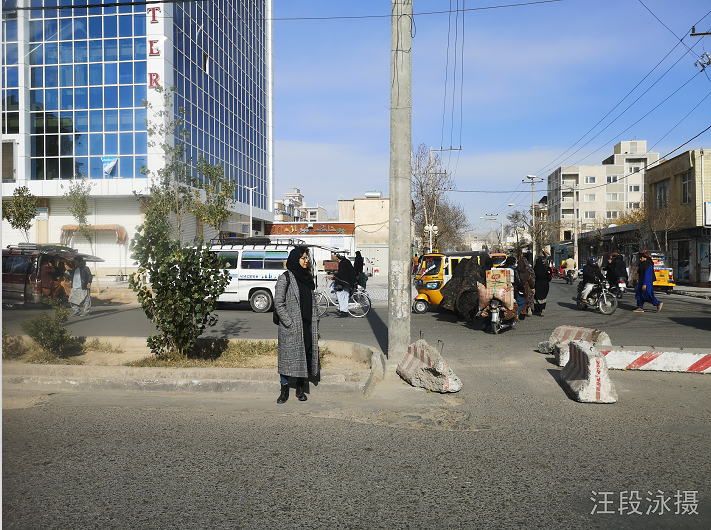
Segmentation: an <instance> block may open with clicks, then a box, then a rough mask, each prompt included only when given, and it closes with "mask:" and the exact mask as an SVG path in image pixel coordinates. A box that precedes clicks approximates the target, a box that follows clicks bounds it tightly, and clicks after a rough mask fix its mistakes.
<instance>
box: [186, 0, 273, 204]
mask: <svg viewBox="0 0 711 530" xmlns="http://www.w3.org/2000/svg"><path fill="white" fill-rule="evenodd" d="M174 9H175V11H174V16H173V24H174V47H175V49H174V52H175V53H174V60H175V64H174V79H175V84H176V86H177V94H176V96H175V97H176V100H175V108H176V109H180V108H184V109H185V114H184V120H185V128H186V130H187V132H188V133H189V134H188V137H187V140H186V146H185V147H186V149H185V151H186V156H187V158H189V159H191V160H192V162H193V166H194V165H195V164H196V163H197V160H198V158H199V157H200V156H202V157H204V158H206V159H207V161H208V162H209V163H210V164H213V165H220V166H222V167H224V168H225V175H226V176H227V177H228V178H230V179H231V180H234V181H235V182H236V184H237V191H236V193H235V198H236V200H237V201H238V202H241V203H245V204H248V203H249V201H250V194H251V192H250V190H249V189H248V188H251V187H256V189H255V190H254V207H255V208H262V209H267V197H268V189H267V156H266V145H267V141H266V138H267V128H266V123H267V70H266V68H267V56H266V54H267V48H266V23H267V22H266V21H265V18H264V15H265V2H264V0H242V1H239V0H215V1H212V2H180V3H176V4H175V7H174ZM193 176H195V177H197V174H194V175H193Z"/></svg>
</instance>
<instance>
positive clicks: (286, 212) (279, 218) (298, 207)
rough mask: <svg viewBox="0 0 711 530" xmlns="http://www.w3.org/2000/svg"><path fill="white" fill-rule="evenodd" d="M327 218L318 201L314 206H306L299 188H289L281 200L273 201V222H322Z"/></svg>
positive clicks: (324, 209)
mask: <svg viewBox="0 0 711 530" xmlns="http://www.w3.org/2000/svg"><path fill="white" fill-rule="evenodd" d="M327 220H328V212H327V211H326V208H324V207H323V206H321V205H319V204H318V203H316V206H306V203H305V202H304V196H303V194H302V193H301V190H299V188H291V189H290V190H289V191H287V192H286V193H285V194H284V198H283V199H282V200H278V201H274V222H277V223H291V222H306V223H323V222H326V221H327Z"/></svg>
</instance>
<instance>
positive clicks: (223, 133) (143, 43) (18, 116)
mask: <svg viewBox="0 0 711 530" xmlns="http://www.w3.org/2000/svg"><path fill="white" fill-rule="evenodd" d="M110 3H116V2H114V1H113V0H111V1H110V2H109V1H106V2H102V1H96V0H18V2H17V9H16V10H12V9H5V12H4V13H3V34H2V41H3V68H2V137H3V151H2V153H3V175H2V179H3V197H4V198H6V197H8V196H11V195H12V192H13V190H14V188H16V187H18V186H27V187H29V188H30V190H31V191H32V192H33V193H34V194H35V195H37V196H39V197H42V198H43V199H44V200H45V202H44V203H43V204H46V206H47V207H48V208H49V217H50V219H49V221H48V222H49V226H48V228H47V229H46V232H47V233H46V234H44V233H43V230H40V227H38V228H37V234H36V237H38V238H39V239H48V241H53V242H55V241H57V240H59V238H60V234H57V233H54V232H55V231H56V230H55V229H54V228H56V226H58V225H59V224H60V221H57V220H55V222H53V218H54V217H56V216H57V215H58V216H63V215H64V214H65V210H66V205H65V204H64V202H65V201H64V199H62V197H63V193H64V191H65V188H66V186H65V187H64V188H62V182H63V181H64V182H66V181H67V180H71V179H76V178H81V177H86V178H88V179H90V180H91V181H92V182H94V183H95V186H94V188H93V190H92V195H93V196H96V198H97V201H98V203H97V207H100V211H98V212H95V213H96V215H97V216H98V217H97V224H98V222H111V221H112V220H111V215H112V212H111V211H110V210H111V209H114V210H115V211H114V213H115V214H116V215H119V213H120V214H125V211H126V210H125V209H126V208H129V209H131V208H133V209H134V210H135V211H136V214H137V215H138V216H139V218H138V220H139V222H140V212H139V211H138V210H137V207H134V206H132V205H131V206H129V205H128V201H129V200H131V201H132V200H133V199H132V196H133V192H134V191H138V192H142V191H145V190H146V187H147V179H146V176H145V174H143V173H142V172H141V169H142V168H143V167H147V168H148V169H150V170H151V171H156V170H157V169H159V168H160V167H161V163H162V158H161V154H160V153H159V152H157V151H153V152H151V150H150V149H149V147H148V134H147V130H146V119H149V120H152V119H154V117H153V116H150V115H149V114H150V113H149V112H147V110H146V108H144V107H143V101H144V100H148V101H149V102H151V103H152V104H153V105H154V107H160V106H161V105H162V96H160V95H159V94H158V93H156V91H155V90H152V87H153V86H158V85H160V86H162V87H163V88H165V89H169V88H170V87H176V89H177V91H176V92H175V95H174V101H173V105H174V107H173V108H174V110H175V111H176V112H177V110H178V109H180V108H184V109H185V114H184V120H185V124H184V126H185V129H186V131H187V132H188V133H189V136H188V138H187V140H186V156H187V158H190V159H192V161H193V164H195V163H196V162H197V160H198V157H199V156H203V157H204V158H206V159H207V160H208V161H209V162H210V163H211V164H216V165H221V166H223V167H224V169H225V174H226V175H227V177H228V178H230V179H232V180H234V181H235V182H236V184H237V192H236V197H235V198H236V199H237V201H238V202H237V206H236V207H235V213H234V215H233V216H232V218H231V219H230V221H229V222H228V223H227V225H226V226H225V227H224V229H225V230H226V231H228V232H233V233H237V234H242V233H244V235H247V234H248V233H250V230H249V228H247V227H246V226H245V224H246V222H247V219H248V214H249V202H250V196H251V188H254V203H253V216H254V219H255V223H254V228H255V229H257V231H259V232H260V233H263V231H262V230H263V222H262V221H265V220H270V219H271V217H272V214H271V213H270V212H271V210H272V208H273V175H272V49H271V0H212V1H193V2H176V3H165V4H149V5H125V6H121V5H118V6H107V7H103V6H102V4H110ZM118 3H119V4H120V3H128V2H121V1H119V2H118ZM69 6H71V7H69ZM100 6H101V7H100ZM68 7H69V8H68ZM6 8H7V6H6ZM109 199H110V200H109ZM99 217H101V219H99ZM65 221H66V222H71V221H72V220H71V218H67V219H62V220H61V222H65ZM126 223H131V221H128V220H126ZM5 224H6V223H3V235H4V236H8V237H10V238H11V239H12V238H13V235H12V234H11V233H10V232H8V231H7V230H6V227H5ZM135 224H138V222H136V223H135ZM133 226H134V225H133V224H131V226H126V229H127V230H129V232H131V231H132V229H133ZM60 228H61V227H60ZM196 230H199V228H198V227H196ZM252 233H254V232H252ZM130 235H132V233H131V234H130ZM205 235H206V236H210V235H213V234H208V233H207V231H206V233H205ZM3 239H4V240H5V237H4V238H3ZM39 239H38V240H37V242H40V243H41V242H45V241H40V240H39ZM8 242H13V241H8ZM76 243H81V242H75V245H74V246H77V244H76ZM79 246H80V245H79Z"/></svg>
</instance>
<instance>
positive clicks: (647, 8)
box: [637, 0, 703, 55]
mask: <svg viewBox="0 0 711 530" xmlns="http://www.w3.org/2000/svg"><path fill="white" fill-rule="evenodd" d="M637 1H638V2H639V3H640V4H642V5H643V6H644V8H645V9H646V10H647V11H649V12H650V13H651V14H652V16H653V17H654V18H656V19H657V20H658V21H659V23H660V24H661V25H662V26H664V27H665V28H667V30H669V33H671V34H672V35H674V37H675V38H676V40H678V41H679V42H680V43H682V44H684V38H679V36H678V35H677V34H676V33H674V32H673V31H672V30H671V28H670V27H669V26H667V25H666V24H665V23H664V22H663V21H662V19H661V18H659V17H658V16H657V15H655V14H654V12H653V11H652V10H651V9H649V7H647V4H645V3H644V2H642V0H637ZM702 20H703V19H702ZM684 37H686V36H684ZM684 46H685V47H686V49H687V50H688V53H691V54H692V55H693V52H692V51H691V48H689V47H688V46H686V44H684Z"/></svg>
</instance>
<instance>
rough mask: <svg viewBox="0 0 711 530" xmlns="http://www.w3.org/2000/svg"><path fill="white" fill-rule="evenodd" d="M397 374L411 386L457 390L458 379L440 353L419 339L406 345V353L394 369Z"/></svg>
mask: <svg viewBox="0 0 711 530" xmlns="http://www.w3.org/2000/svg"><path fill="white" fill-rule="evenodd" d="M396 371H397V373H398V375H399V376H400V377H402V378H403V379H404V380H405V381H407V382H408V383H410V384H411V385H412V386H416V387H421V388H424V389H427V390H431V391H432V392H459V391H460V390H461V389H462V381H461V379H459V378H458V377H457V376H456V375H455V373H454V372H453V371H452V369H451V368H450V367H449V366H448V365H447V363H446V362H445V361H444V359H442V356H441V355H440V353H439V352H438V351H437V350H436V349H435V348H433V347H432V346H430V345H429V344H427V342H426V341H424V340H422V339H420V340H418V341H417V342H415V343H413V344H410V345H409V346H408V347H407V354H405V357H403V359H402V361H400V364H398V365H397V369H396Z"/></svg>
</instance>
